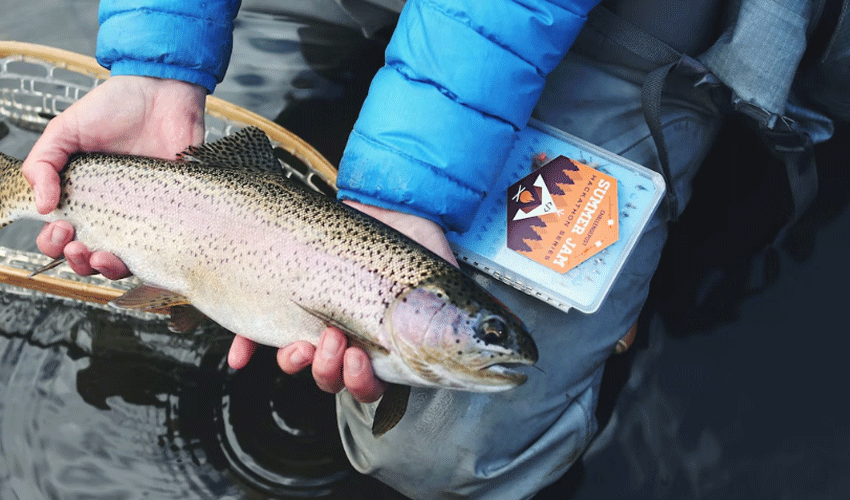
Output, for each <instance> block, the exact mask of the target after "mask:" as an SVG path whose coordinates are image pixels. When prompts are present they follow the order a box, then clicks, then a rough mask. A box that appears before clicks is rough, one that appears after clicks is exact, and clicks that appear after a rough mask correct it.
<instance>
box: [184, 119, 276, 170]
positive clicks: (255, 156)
mask: <svg viewBox="0 0 850 500" xmlns="http://www.w3.org/2000/svg"><path fill="white" fill-rule="evenodd" d="M177 158H178V159H179V160H183V161H188V162H193V163H202V164H204V165H210V166H216V167H224V168H235V169H248V170H254V171H259V172H268V173H274V174H278V175H282V174H283V167H281V165H280V161H279V160H278V159H277V158H275V155H274V150H273V149H272V145H271V143H270V142H269V138H268V136H267V135H266V133H265V132H263V131H262V130H260V129H259V128H257V127H250V126H249V127H245V128H243V129H242V130H240V131H238V132H236V133H233V134H230V135H228V136H226V137H222V138H221V139H219V140H217V141H214V142H209V143H207V144H203V145H201V146H189V147H188V148H186V150H185V151H183V152H182V153H180V154H179V155H177Z"/></svg>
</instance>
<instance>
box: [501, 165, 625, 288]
mask: <svg viewBox="0 0 850 500" xmlns="http://www.w3.org/2000/svg"><path fill="white" fill-rule="evenodd" d="M619 232H620V224H619V219H618V216H617V180H616V179H615V178H613V177H611V176H610V175H608V174H605V173H602V172H600V171H598V170H596V169H594V168H591V167H589V166H587V165H585V164H583V163H580V162H577V161H575V160H572V159H570V158H567V157H565V156H559V157H557V158H555V159H554V160H552V161H550V162H548V163H546V164H545V165H544V166H543V167H541V168H539V169H538V170H535V171H534V172H532V173H531V174H530V175H528V176H526V177H524V178H523V179H521V180H520V181H519V182H517V183H515V184H513V185H512V186H511V187H509V188H508V248H510V249H512V250H515V251H517V252H519V253H520V254H522V255H525V256H526V257H528V258H530V259H532V260H534V261H536V262H539V263H540V264H543V265H544V266H546V267H548V268H550V269H553V270H555V271H558V272H560V273H565V272H567V271H569V270H570V269H572V268H574V267H575V266H577V265H579V264H581V263H582V262H584V261H585V260H587V259H589V258H590V257H592V256H593V255H595V254H596V253H598V252H600V251H601V250H603V249H604V248H605V247H607V246H609V245H611V244H612V243H614V242H615V241H617V239H618V238H619V237H620V236H619Z"/></svg>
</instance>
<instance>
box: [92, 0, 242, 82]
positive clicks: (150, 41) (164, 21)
mask: <svg viewBox="0 0 850 500" xmlns="http://www.w3.org/2000/svg"><path fill="white" fill-rule="evenodd" d="M240 3H241V1H240V0H207V1H205V2H199V1H186V0H102V1H101V2H100V10H99V14H98V19H99V21H100V30H99V31H98V37H97V60H98V62H99V63H100V64H101V65H103V66H104V67H106V68H109V69H110V70H111V72H112V74H113V75H145V76H153V77H158V78H172V79H176V80H182V81H186V82H190V83H195V84H198V85H201V86H203V87H206V89H207V90H209V91H210V92H212V91H213V90H214V89H215V86H216V84H217V83H218V82H220V81H221V79H222V78H223V77H224V72H225V70H226V69H227V64H228V62H229V60H230V51H231V48H232V44H233V19H234V18H235V17H236V13H237V11H238V10H239V5H240Z"/></svg>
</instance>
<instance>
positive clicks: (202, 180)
mask: <svg viewBox="0 0 850 500" xmlns="http://www.w3.org/2000/svg"><path fill="white" fill-rule="evenodd" d="M21 163H22V162H21V161H20V160H17V159H14V158H11V157H9V156H6V155H3V154H2V153H0V224H2V225H6V224H8V223H11V222H12V221H14V220H17V219H20V218H29V219H40V220H45V221H52V220H57V219H63V220H67V221H69V222H70V223H71V224H73V226H74V227H75V229H76V235H77V239H79V240H80V241H82V242H83V243H85V244H86V245H87V246H88V247H89V248H90V249H92V250H105V251H108V252H111V253H113V254H115V255H117V256H118V257H119V258H121V259H122V260H123V261H124V262H125V263H126V264H127V267H128V268H129V269H130V270H131V271H132V272H133V274H135V275H136V276H138V277H139V278H140V279H141V280H142V281H143V282H144V283H145V284H144V285H141V286H139V287H137V288H135V289H133V290H131V291H129V292H127V293H126V294H125V295H123V296H121V297H119V298H117V299H115V300H114V301H113V305H115V306H117V307H124V308H133V309H142V310H146V309H161V308H170V310H171V311H172V325H174V326H175V327H177V328H178V329H181V330H187V329H191V327H193V326H194V324H192V322H191V321H189V320H187V319H185V318H183V317H182V316H183V315H186V314H188V313H187V311H189V310H190V308H188V307H187V305H191V306H192V307H194V308H196V309H197V310H198V311H200V312H201V313H203V314H204V315H206V316H207V317H209V318H210V319H212V320H213V321H215V322H217V323H219V324H220V325H222V326H223V327H225V328H227V329H228V330H230V331H233V332H238V333H239V334H241V335H244V336H246V337H248V338H249V339H252V340H254V341H256V342H258V343H260V344H265V345H270V346H276V347H280V346H284V345H287V344H290V343H292V342H295V341H297V340H308V341H310V342H312V343H314V344H315V343H316V340H317V339H318V335H319V334H320V333H321V331H322V330H323V329H324V327H325V326H326V325H333V326H336V327H338V328H340V329H341V330H342V331H343V332H345V334H346V335H347V336H348V338H349V341H350V342H351V343H352V344H354V345H358V346H361V347H362V348H363V349H365V350H366V352H367V353H368V354H369V356H370V358H371V360H372V366H373V368H374V370H375V374H376V375H377V376H378V377H379V378H381V379H383V380H385V381H387V382H391V383H392V384H391V385H390V386H389V388H388V393H387V394H385V397H384V398H383V399H384V400H386V401H392V403H387V405H392V407H391V408H384V409H382V408H381V407H382V406H384V401H382V403H381V405H380V406H379V408H378V410H376V417H375V422H374V424H373V432H374V433H375V434H376V435H379V434H382V433H383V432H386V430H389V429H390V428H392V426H394V425H395V423H396V422H397V420H398V419H400V418H401V415H403V411H404V407H406V391H409V386H422V387H440V388H450V389H459V390H466V391H474V392H493V391H502V390H506V389H510V388H512V387H515V386H517V385H519V384H522V383H523V382H524V381H525V379H526V376H525V375H524V374H522V373H521V372H520V371H518V370H516V369H515V365H531V364H534V363H535V362H536V361H537V349H536V347H535V345H534V342H533V340H532V339H531V337H530V336H529V334H528V332H527V331H526V330H525V328H524V327H523V325H522V323H521V322H520V320H519V319H518V318H517V317H516V316H515V315H513V314H512V313H511V312H510V311H508V310H507V309H506V308H505V306H504V305H502V304H501V303H500V302H498V301H497V300H496V299H494V298H493V297H492V296H490V295H489V294H488V293H487V292H486V291H484V290H483V289H482V288H480V287H479V286H478V285H477V284H476V283H475V282H474V281H473V280H472V279H471V278H469V277H468V276H466V275H465V274H463V273H462V272H461V271H460V270H458V269H457V268H455V267H454V266H452V265H451V264H450V263H448V262H446V261H445V260H443V259H441V258H440V257H438V256H437V255H435V254H433V253H432V252H430V251H429V250H427V249H425V248H424V247H422V246H421V245H419V244H417V243H416V242H414V241H412V240H410V239H409V238H407V237H405V236H404V235H402V234H401V233H399V232H397V231H395V230H393V229H391V228H389V227H388V226H385V225H383V224H381V223H380V222H378V221H376V220H374V219H372V218H371V217H368V216H366V215H364V214H362V213H360V212H358V211H356V210H354V209H351V208H350V207H348V206H346V205H343V204H341V203H338V202H337V201H336V200H333V199H330V198H328V197H325V196H322V195H320V194H318V193H315V192H313V191H311V190H309V189H307V188H305V187H302V186H301V185H300V184H298V183H296V182H294V181H290V180H289V179H287V178H286V177H285V176H284V175H283V172H282V169H281V167H280V164H279V163H278V160H277V159H276V158H275V157H274V155H273V152H272V148H271V145H270V144H269V141H268V138H267V137H266V135H265V134H264V133H263V132H262V131H260V130H259V129H257V128H253V127H249V128H246V129H243V130H242V131H240V132H237V133H236V134H233V135H231V136H228V137H225V138H223V139H221V140H219V141H216V142H213V143H209V144H206V145H204V146H200V147H191V148H189V149H188V150H187V151H186V152H184V153H183V154H181V155H179V157H178V159H177V160H173V161H167V160H159V159H153V158H146V157H137V156H126V155H114V154H100V153H86V154H79V155H76V156H74V157H72V158H71V159H70V161H69V162H68V165H67V166H66V167H65V169H64V170H63V171H62V172H61V173H60V178H61V185H62V194H61V197H60V202H59V206H58V208H56V210H54V211H53V212H52V213H50V214H48V215H46V216H44V215H41V214H39V213H38V212H36V210H35V202H34V200H33V195H32V191H31V189H30V187H29V185H28V184H27V182H26V181H25V179H24V177H23V175H22V174H21V171H20V170H21ZM399 406H401V408H400V409H399Z"/></svg>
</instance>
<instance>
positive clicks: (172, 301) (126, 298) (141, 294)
mask: <svg viewBox="0 0 850 500" xmlns="http://www.w3.org/2000/svg"><path fill="white" fill-rule="evenodd" d="M109 304H110V305H112V306H115V307H118V308H121V309H135V310H141V311H153V310H162V309H167V308H169V307H174V306H182V305H187V304H189V299H187V298H186V297H184V296H182V295H180V294H179V293H174V292H172V291H169V290H166V289H164V288H159V287H156V286H153V285H147V284H141V285H139V286H137V287H136V288H133V289H132V290H130V291H129V292H127V293H125V294H124V295H122V296H120V297H118V298H115V299H112V300H111V301H110V302H109Z"/></svg>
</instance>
